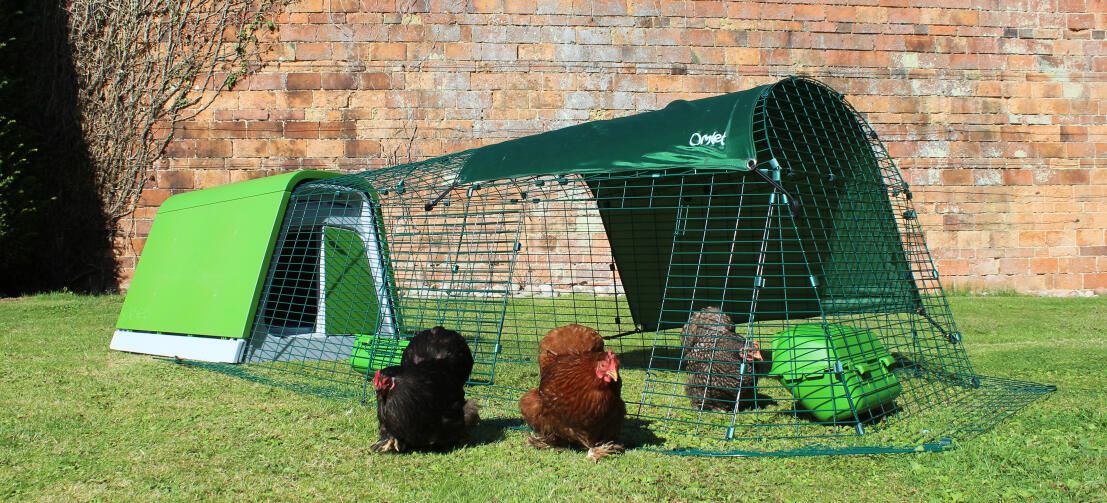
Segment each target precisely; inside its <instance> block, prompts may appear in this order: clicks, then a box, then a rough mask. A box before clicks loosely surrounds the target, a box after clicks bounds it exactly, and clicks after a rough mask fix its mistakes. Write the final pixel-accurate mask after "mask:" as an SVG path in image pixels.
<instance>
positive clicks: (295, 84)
mask: <svg viewBox="0 0 1107 503" xmlns="http://www.w3.org/2000/svg"><path fill="white" fill-rule="evenodd" d="M285 87H286V88H287V89H288V90H290V91H292V90H304V89H319V87H320V78H319V74H318V73H290V74H288V78H287V80H286V86H285Z"/></svg>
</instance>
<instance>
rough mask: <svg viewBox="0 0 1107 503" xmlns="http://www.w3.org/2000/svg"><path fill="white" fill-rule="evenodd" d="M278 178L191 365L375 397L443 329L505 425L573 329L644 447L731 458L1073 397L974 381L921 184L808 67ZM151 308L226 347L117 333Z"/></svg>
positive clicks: (515, 417) (899, 434) (129, 313)
mask: <svg viewBox="0 0 1107 503" xmlns="http://www.w3.org/2000/svg"><path fill="white" fill-rule="evenodd" d="M293 181H294V182H295V183H292V182H293ZM279 192H280V194H281V196H280V197H274V199H273V202H272V205H271V207H272V209H271V210H269V211H268V213H266V214H267V215H268V214H272V215H276V220H275V221H274V222H278V223H274V222H270V220H272V219H271V218H270V219H268V220H267V221H266V223H265V226H266V232H268V235H266V236H265V237H264V238H262V237H256V238H251V239H258V240H259V241H261V242H259V243H257V244H256V245H254V247H255V248H256V249H257V250H256V251H257V252H258V253H261V254H262V255H263V256H264V257H263V258H262V259H258V260H255V261H254V262H252V263H251V264H252V266H251V268H250V269H249V271H248V273H246V274H242V275H240V276H248V277H244V278H243V279H242V282H244V283H248V285H246V286H245V287H244V288H243V289H242V293H240V294H239V295H241V296H243V298H245V299H246V300H245V301H241V299H236V302H238V301H241V302H245V304H248V305H243V306H241V307H239V308H238V311H237V312H239V317H240V318H243V320H245V321H243V320H239V322H238V323H237V324H236V325H235V329H234V330H232V331H230V332H229V335H225V336H223V337H224V339H225V340H233V341H235V343H236V344H238V346H236V348H235V349H233V350H228V351H232V352H234V354H233V357H231V358H225V359H223V360H218V359H214V358H205V357H203V356H202V353H203V350H196V351H192V352H191V353H189V354H188V355H186V356H184V357H188V358H193V359H196V360H209V361H223V362H231V363H233V365H227V364H225V363H224V364H207V365H209V366H210V367H211V368H215V369H217V370H221V371H225V372H230V373H237V374H239V375H243V376H245V377H251V378H255V379H261V380H266V381H269V382H272V383H274V384H281V385H287V386H289V387H293V388H295V389H299V390H302V391H308V392H317V393H320V394H330V395H339V396H346V397H355V398H361V399H362V400H363V401H366V402H367V403H371V402H372V399H371V398H370V397H371V396H372V388H371V387H367V385H366V383H367V376H368V378H369V379H371V377H372V373H373V369H375V368H380V367H383V366H385V365H388V364H389V362H391V361H393V359H394V358H397V357H398V354H399V351H401V350H402V347H403V345H404V343H405V342H406V339H407V338H410V337H411V336H412V335H413V334H414V333H416V332H418V331H420V330H423V329H426V328H429V327H433V326H436V325H441V326H445V327H447V328H449V329H452V330H456V331H458V332H460V333H461V334H463V335H464V336H465V337H466V338H467V340H468V341H469V344H470V347H471V348H472V350H473V354H474V358H475V360H476V365H475V367H474V369H473V373H472V377H471V380H470V382H469V383H468V387H467V393H468V394H469V396H470V397H472V398H478V399H479V401H480V403H481V406H482V413H481V415H482V417H483V418H484V419H485V420H487V421H491V422H493V423H494V424H500V425H505V426H509V427H510V426H521V425H522V423H521V421H520V420H519V418H520V414H519V410H518V400H519V398H520V397H521V396H522V394H523V393H524V392H525V391H526V390H528V389H530V388H533V387H534V386H535V385H537V382H538V374H537V365H536V363H535V361H536V357H537V344H538V341H539V340H540V339H541V337H542V336H543V335H544V334H545V333H546V332H547V331H548V330H550V329H552V328H554V327H558V326H562V325H566V324H570V323H578V324H583V325H588V326H591V327H593V328H595V329H597V330H598V331H599V332H600V333H601V334H602V335H603V336H604V338H605V339H606V345H607V348H608V349H611V350H613V351H614V352H615V353H616V354H617V355H618V357H619V359H620V361H621V362H622V367H623V373H622V375H623V398H624V400H626V402H627V410H628V419H629V421H628V423H627V427H626V428H625V429H624V434H623V436H624V437H625V440H626V441H627V442H628V444H630V445H635V446H640V447H644V448H650V449H658V450H663V451H666V452H674V453H689V454H714V455H777V454H829V453H859V452H906V451H917V450H925V451H932V450H942V449H945V448H948V447H950V446H954V445H956V443H957V442H959V441H962V440H964V439H967V438H969V437H971V436H973V435H975V434H978V433H979V432H982V431H985V430H987V429H988V428H989V427H991V426H992V425H994V424H995V423H996V422H998V421H999V420H1001V419H1002V418H1004V417H1006V416H1008V415H1010V414H1012V413H1014V412H1015V411H1017V410H1018V409H1020V408H1022V407H1025V406H1026V405H1028V404H1029V403H1031V402H1032V401H1033V400H1035V399H1036V398H1038V397H1041V396H1043V395H1044V394H1046V393H1048V392H1049V391H1052V390H1053V388H1052V387H1050V386H1045V385H1041V384H1036V383H1030V382H1023V381H1019V380H1015V379H1008V378H998V377H988V376H984V375H979V374H977V373H976V372H975V371H974V370H973V367H972V365H971V364H970V362H969V360H968V358H967V357H966V354H965V349H964V346H963V342H964V341H962V337H961V334H960V332H959V331H958V328H957V324H956V323H955V321H954V319H953V317H952V315H951V313H950V310H949V307H948V305H947V302H946V299H945V296H944V294H943V292H942V287H941V284H940V278H939V274H938V271H937V270H936V268H935V267H934V264H933V262H932V260H931V257H930V254H929V252H928V250H927V248H926V244H925V243H924V240H923V233H922V231H921V230H920V226H919V223H918V221H917V216H916V213H915V210H914V209H913V207H912V202H911V199H912V191H911V187H910V186H908V184H907V183H905V182H904V180H903V178H902V177H901V176H900V174H899V172H898V170H897V168H896V167H895V165H894V164H893V162H892V160H891V159H890V158H889V156H888V154H887V152H886V151H885V149H884V148H883V146H882V145H881V143H880V141H879V140H878V138H877V136H876V134H875V133H874V132H873V130H872V129H871V128H870V127H869V126H868V124H867V123H866V122H865V120H864V119H863V118H862V117H861V116H860V115H859V114H858V113H857V111H856V110H854V109H853V108H852V107H851V106H850V105H849V104H848V103H847V102H846V101H845V100H844V99H843V96H842V95H841V94H839V93H838V92H836V91H834V90H832V89H831V88H829V87H828V86H826V85H824V84H822V83H820V82H817V81H814V80H810V79H805V78H786V79H783V80H780V81H778V82H776V83H772V84H768V85H764V86H760V87H756V88H753V89H749V90H747V91H743V92H737V93H732V94H726V95H722V96H716V97H712V98H707V99H701V100H695V101H676V102H673V103H672V104H670V105H669V106H667V107H666V108H664V109H662V110H658V111H654V112H648V113H642V114H638V115H632V116H628V117H623V118H618V119H612V120H602V121H594V122H587V123H583V124H580V125H577V126H573V127H568V128H564V129H560V130H556V131H551V132H547V133H543V134H538V135H534V136H528V137H524V138H520V139H516V140H511V141H506V142H503V143H499V144H495V145H490V146H486V147H482V148H477V149H473V150H468V151H464V152H458V153H455V154H451V155H447V156H443V157H438V158H433V159H429V160H426V161H422V162H415V163H410V164H404V165H400V166H395V167H390V168H386V169H381V170H376V171H369V172H364V173H357V174H351V175H344V176H327V177H324V176H323V175H322V174H319V175H316V176H307V177H303V178H302V179H296V180H290V179H289V180H284V183H283V184H282V185H281V186H280V191H279ZM176 197H180V196H176ZM278 199H279V201H278ZM172 200H173V199H172V198H171V199H170V201H172ZM166 204H167V205H169V204H170V203H169V202H168V201H167V203H166ZM162 211H163V212H164V211H165V210H164V209H163V210H162ZM163 218H165V217H163V216H162V215H161V214H159V216H158V220H157V221H155V224H154V230H153V231H152V233H151V242H152V241H153V240H154V233H156V232H158V227H159V225H161V219H163ZM231 234H233V233H231ZM154 245H156V244H155V243H151V244H148V245H147V251H146V252H145V253H144V256H143V257H142V261H141V262H140V263H139V269H138V271H137V272H136V276H135V280H134V281H135V284H136V285H139V284H141V282H142V281H143V280H142V278H141V277H140V276H142V275H147V274H149V275H152V276H154V275H156V274H157V273H156V272H153V269H154V268H148V267H145V266H146V261H148V260H149V261H151V262H153V263H158V262H165V260H163V259H158V258H156V257H155V258H153V259H151V258H150V257H148V256H147V255H146V254H149V253H152V252H151V251H150V250H151V246H154ZM153 250H155V251H154V252H156V250H157V248H156V247H155V248H153ZM194 267H203V265H202V264H194ZM148 271H150V272H148ZM143 288H144V289H143V290H141V291H143V292H155V291H157V290H158V289H157V287H156V286H150V287H149V288H148V289H146V288H147V287H143ZM190 291H191V292H192V294H194V295H195V294H199V295H208V292H206V291H203V290H202V289H199V288H195V287H194V288H193V289H192V290H190ZM135 295H136V291H135V290H134V289H132V291H131V293H130V294H129V295H128V299H127V301H128V304H130V301H131V297H133V296H135ZM143 295H147V296H149V295H152V293H147V294H143ZM151 303H152V302H145V301H139V302H136V303H135V304H134V307H133V309H132V308H131V307H129V306H125V307H124V311H123V313H121V317H120V319H121V321H120V327H119V328H120V331H119V332H117V337H120V335H119V334H120V333H121V332H122V333H123V336H126V337H131V338H132V339H140V340H141V338H142V337H143V336H144V334H145V335H147V336H150V334H154V335H158V334H160V335H158V336H162V337H165V336H166V335H165V334H171V335H172V337H176V339H175V340H177V341H178V343H179V341H180V340H185V341H187V340H188V339H189V338H195V339H196V340H199V341H201V342H203V341H210V340H211V339H212V338H213V337H216V338H218V337H219V336H218V335H213V334H204V333H197V332H195V331H189V330H183V329H179V328H177V327H174V326H170V325H172V324H171V323H170V324H168V325H165V324H163V325H162V326H155V327H152V328H150V327H147V328H143V327H139V326H137V325H135V324H133V323H131V324H125V323H124V322H123V320H124V319H125V318H126V319H128V320H134V319H138V318H142V316H140V315H138V314H135V313H136V312H140V311H142V310H143V309H148V308H152V307H150V306H149V304H151ZM193 304H196V303H195V302H193ZM209 304H210V303H209ZM206 308H211V307H210V306H208V307H206ZM203 316H204V314H203V312H193V313H189V314H187V317H188V318H190V319H194V318H201V319H202V318H203ZM246 318H248V320H246ZM125 325H126V326H125ZM181 344H183V345H184V346H189V344H190V343H181ZM136 347H137V348H139V349H134V348H136ZM120 349H124V350H130V351H137V352H152V353H155V354H166V355H167V356H177V355H175V354H167V353H165V352H162V353H157V352H155V351H144V350H143V349H141V345H132V349H127V348H120Z"/></svg>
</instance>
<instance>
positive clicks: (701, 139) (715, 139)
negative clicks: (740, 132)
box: [688, 131, 726, 147]
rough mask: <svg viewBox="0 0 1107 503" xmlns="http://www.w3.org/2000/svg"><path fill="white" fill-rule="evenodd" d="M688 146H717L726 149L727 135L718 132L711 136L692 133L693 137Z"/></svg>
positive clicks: (689, 139)
mask: <svg viewBox="0 0 1107 503" xmlns="http://www.w3.org/2000/svg"><path fill="white" fill-rule="evenodd" d="M688 145H689V146H692V147H700V146H708V147H713V146H715V145H718V146H720V147H725V146H726V135H725V134H723V133H720V132H718V131H716V132H714V133H711V134H700V133H692V136H690V137H689V138H688Z"/></svg>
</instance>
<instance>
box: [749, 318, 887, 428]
mask: <svg viewBox="0 0 1107 503" xmlns="http://www.w3.org/2000/svg"><path fill="white" fill-rule="evenodd" d="M772 345H773V353H772V355H773V366H772V369H771V370H770V371H769V375H773V376H777V377H780V379H781V381H782V382H783V384H784V386H785V387H786V388H788V390H789V391H790V392H791V393H792V395H793V396H794V397H796V399H798V400H799V404H800V405H801V406H802V407H803V408H805V409H807V410H808V411H810V412H811V414H812V415H813V416H815V418H816V419H818V420H819V421H824V422H832V421H844V420H856V419H858V418H860V417H861V416H863V415H865V413H867V412H869V411H871V410H873V409H876V408H879V407H889V406H890V404H891V403H892V401H893V400H894V399H895V398H896V397H897V396H899V394H900V385H899V380H898V379H896V376H895V374H893V373H892V371H891V370H889V367H890V366H891V365H892V364H893V363H895V360H894V359H893V358H892V355H891V354H890V353H888V351H887V350H886V349H884V346H883V345H882V344H881V343H880V340H879V339H877V338H876V337H874V336H873V334H871V333H869V332H866V331H864V330H858V329H855V328H851V327H847V326H844V325H822V324H806V325H797V326H794V327H791V328H789V329H787V330H784V331H781V332H779V333H777V334H776V335H774V336H773V343H772Z"/></svg>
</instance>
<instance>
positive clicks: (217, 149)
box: [196, 140, 231, 157]
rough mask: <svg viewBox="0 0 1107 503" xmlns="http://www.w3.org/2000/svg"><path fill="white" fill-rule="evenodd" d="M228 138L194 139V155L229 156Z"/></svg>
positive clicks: (229, 145)
mask: <svg viewBox="0 0 1107 503" xmlns="http://www.w3.org/2000/svg"><path fill="white" fill-rule="evenodd" d="M230 156H231V142H230V141H228V140H196V157H230Z"/></svg>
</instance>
